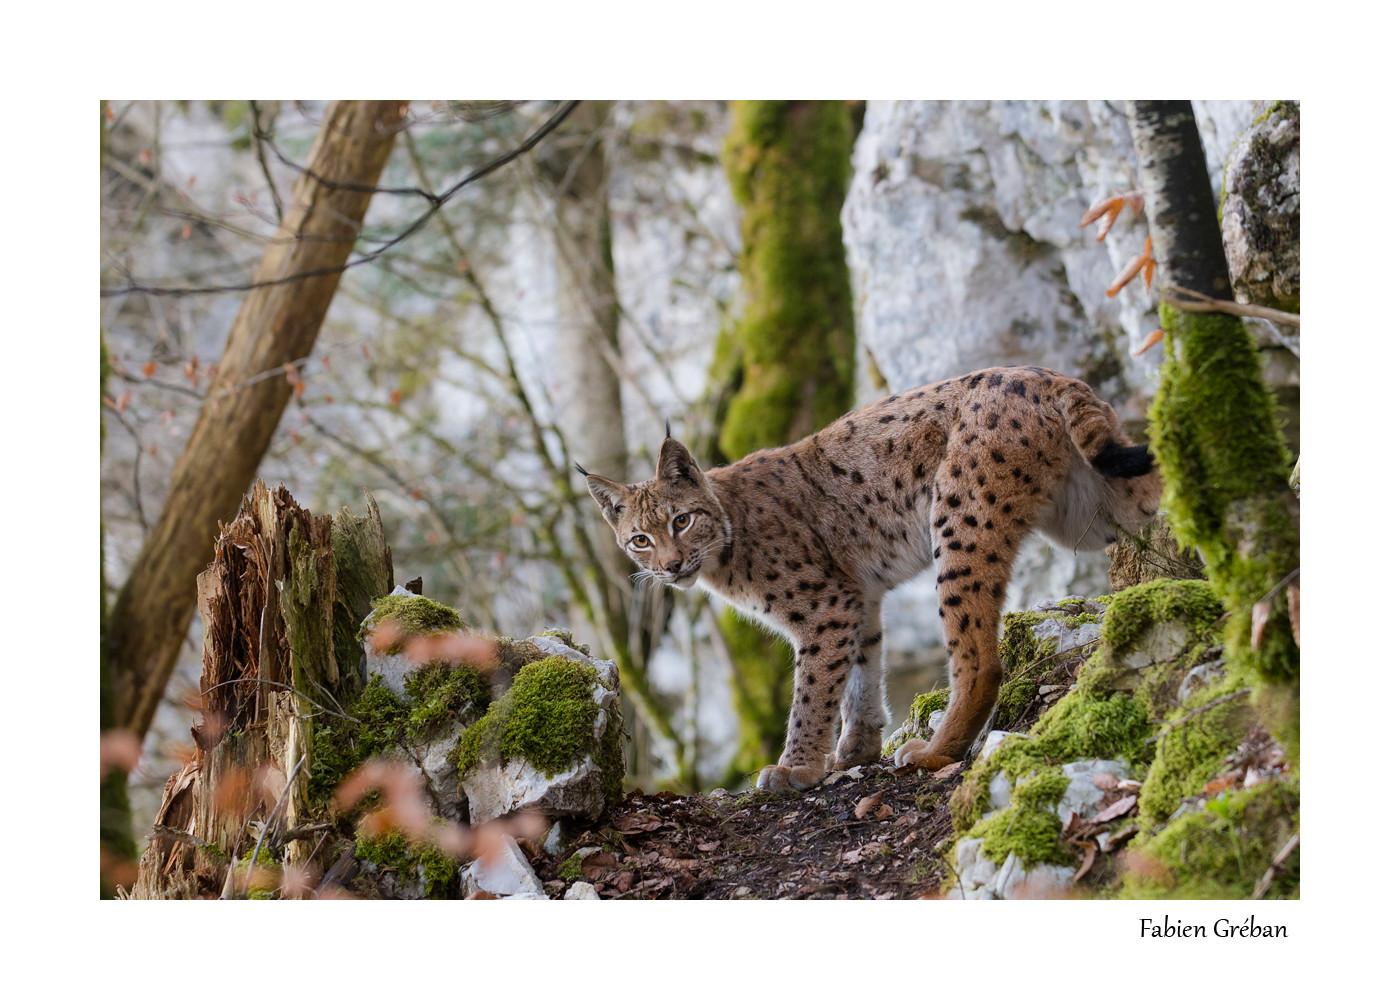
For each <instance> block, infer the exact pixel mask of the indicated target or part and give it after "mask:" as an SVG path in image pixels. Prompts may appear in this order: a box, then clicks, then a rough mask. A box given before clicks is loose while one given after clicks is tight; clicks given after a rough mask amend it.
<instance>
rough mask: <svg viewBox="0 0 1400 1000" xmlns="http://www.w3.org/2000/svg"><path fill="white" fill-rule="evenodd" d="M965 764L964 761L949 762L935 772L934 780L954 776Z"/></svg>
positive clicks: (945, 779) (944, 779) (942, 779)
mask: <svg viewBox="0 0 1400 1000" xmlns="http://www.w3.org/2000/svg"><path fill="white" fill-rule="evenodd" d="M964 766H965V765H964V763H963V762H962V761H957V762H955V763H952V764H949V765H948V766H947V767H941V768H939V769H938V770H937V771H934V772H933V780H934V781H947V780H948V779H949V778H951V777H953V776H954V775H955V774H957V773H958V772H959V771H961V770H962V769H963V767H964Z"/></svg>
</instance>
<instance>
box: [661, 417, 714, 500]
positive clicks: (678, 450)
mask: <svg viewBox="0 0 1400 1000" xmlns="http://www.w3.org/2000/svg"><path fill="white" fill-rule="evenodd" d="M670 430H671V428H670V426H669V425H668V426H667V428H666V431H667V434H666V440H665V441H662V442H661V455H660V456H659V457H658V458H657V459H656V478H657V479H659V480H661V481H662V482H668V483H688V484H690V485H691V486H699V485H700V482H701V480H703V479H704V476H705V474H704V473H703V472H701V471H700V466H699V465H697V464H696V463H695V459H693V458H691V457H690V452H689V451H687V450H686V447H685V445H683V444H681V443H680V442H679V441H677V440H676V439H675V438H673V437H671V435H670Z"/></svg>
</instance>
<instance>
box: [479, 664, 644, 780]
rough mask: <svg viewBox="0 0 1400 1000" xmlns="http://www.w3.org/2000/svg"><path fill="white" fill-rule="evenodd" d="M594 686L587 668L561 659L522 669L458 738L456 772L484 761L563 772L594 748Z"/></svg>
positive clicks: (595, 675)
mask: <svg viewBox="0 0 1400 1000" xmlns="http://www.w3.org/2000/svg"><path fill="white" fill-rule="evenodd" d="M596 683H597V674H596V673H595V672H594V670H593V668H592V667H590V666H589V665H588V664H585V663H579V662H577V661H575V660H570V659H567V658H565V657H563V656H550V657H546V658H545V659H543V660H537V661H535V662H534V663H530V664H527V665H525V666H524V667H522V668H521V670H520V673H519V674H517V675H516V678H515V683H514V684H513V685H512V686H511V689H510V691H509V692H507V693H506V695H505V696H504V697H502V698H499V699H497V700H496V701H494V702H492V703H491V706H490V708H488V709H487V711H486V714H485V715H484V716H482V717H481V718H480V719H479V720H477V721H476V722H475V723H474V724H472V725H471V726H470V727H469V728H468V729H467V730H466V731H465V732H463V733H462V735H461V737H460V738H459V739H458V742H457V748H456V750H455V751H454V756H455V759H456V763H457V768H458V772H459V773H461V774H464V775H465V774H467V773H468V772H469V771H471V770H472V768H474V767H476V765H477V764H478V763H480V762H483V761H491V762H494V761H503V760H514V759H523V760H525V761H528V762H529V763H530V764H531V765H533V766H534V767H536V768H538V769H539V770H540V771H542V772H544V773H545V774H546V775H550V776H552V775H555V774H558V773H559V772H561V771H566V770H568V769H569V768H570V767H572V766H573V765H574V764H576V763H578V761H579V760H581V759H582V758H583V757H584V756H585V755H587V754H588V753H590V752H592V751H593V750H594V749H596V746H597V742H596V741H595V740H594V737H593V722H594V720H595V719H596V718H597V715H598V705H597V703H596V702H595V701H594V700H593V688H594V686H595V684H596ZM619 781H620V776H619Z"/></svg>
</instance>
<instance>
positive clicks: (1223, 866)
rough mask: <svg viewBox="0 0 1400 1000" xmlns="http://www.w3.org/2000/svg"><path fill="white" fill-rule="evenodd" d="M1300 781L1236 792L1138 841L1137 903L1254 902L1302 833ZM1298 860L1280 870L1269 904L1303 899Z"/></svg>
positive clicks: (1128, 890) (1130, 876) (1127, 886)
mask: <svg viewBox="0 0 1400 1000" xmlns="http://www.w3.org/2000/svg"><path fill="white" fill-rule="evenodd" d="M1299 801H1300V799H1299V793H1298V783H1297V781H1296V779H1293V780H1278V781H1266V782H1263V783H1261V784H1258V785H1255V786H1254V787H1253V788H1249V789H1245V790H1244V791H1241V792H1231V793H1228V794H1226V795H1222V796H1220V797H1219V798H1217V799H1213V800H1211V801H1210V802H1208V803H1206V808H1204V809H1203V810H1201V811H1200V812H1191V813H1187V814H1185V815H1183V816H1180V817H1178V818H1177V819H1175V820H1173V821H1172V822H1171V823H1169V824H1168V825H1167V826H1166V827H1165V828H1164V829H1163V830H1162V831H1161V832H1160V833H1157V834H1156V835H1155V836H1151V837H1144V836H1143V835H1139V837H1138V839H1137V840H1136V841H1134V844H1133V850H1135V851H1137V852H1139V853H1140V858H1139V859H1138V862H1137V863H1136V864H1132V865H1130V866H1129V869H1128V872H1127V874H1126V875H1125V877H1124V885H1123V893H1122V894H1123V895H1124V896H1125V897H1127V898H1133V899H1166V898H1171V899H1248V898H1250V896H1251V895H1252V894H1253V892H1254V889H1255V886H1257V885H1258V884H1259V883H1260V881H1261V879H1262V878H1263V877H1264V874H1265V872H1267V871H1268V870H1269V868H1270V866H1271V865H1272V864H1273V860H1274V858H1275V857H1277V856H1278V853H1279V852H1280V850H1281V849H1282V848H1283V846H1284V845H1285V844H1286V843H1287V842H1288V840H1289V838H1290V837H1292V836H1293V835H1294V834H1295V833H1297V831H1298V810H1299ZM1299 864H1300V862H1299V854H1298V851H1297V850H1294V851H1293V852H1292V853H1291V854H1290V855H1289V856H1288V857H1287V858H1286V859H1285V860H1284V861H1283V863H1282V864H1281V865H1280V866H1279V869H1278V870H1276V871H1275V873H1274V877H1273V880H1272V882H1271V884H1270V886H1269V888H1268V891H1267V892H1266V893H1265V896H1264V898H1266V899H1291V898H1297V896H1298V890H1299Z"/></svg>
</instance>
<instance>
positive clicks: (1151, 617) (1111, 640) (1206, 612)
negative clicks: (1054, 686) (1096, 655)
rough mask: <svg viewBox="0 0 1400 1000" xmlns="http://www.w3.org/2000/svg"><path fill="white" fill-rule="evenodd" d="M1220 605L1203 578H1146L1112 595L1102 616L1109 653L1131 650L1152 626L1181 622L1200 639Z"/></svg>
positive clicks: (1217, 620) (1215, 620)
mask: <svg viewBox="0 0 1400 1000" xmlns="http://www.w3.org/2000/svg"><path fill="white" fill-rule="evenodd" d="M1223 612H1224V608H1222V607H1221V605H1220V599H1219V598H1218V597H1216V596H1215V591H1214V590H1212V589H1211V586H1210V584H1209V583H1207V582H1206V581H1204V580H1149V581H1148V582H1147V583H1140V584H1138V585H1137V586H1135V587H1129V588H1127V589H1126V590H1121V591H1119V592H1118V593H1117V594H1115V595H1114V596H1113V597H1112V599H1111V600H1110V601H1109V604H1108V611H1107V613H1105V615H1104V619H1103V640H1104V645H1105V646H1106V647H1107V650H1108V652H1109V654H1110V655H1117V654H1121V653H1124V652H1127V651H1128V650H1131V649H1132V648H1133V647H1134V646H1135V645H1136V644H1137V642H1138V640H1140V639H1141V638H1142V637H1143V635H1145V634H1146V633H1147V632H1148V630H1149V629H1151V627H1152V626H1153V625H1157V624H1160V623H1162V622H1173V623H1179V624H1181V625H1184V626H1185V627H1186V628H1187V629H1188V631H1189V633H1190V635H1191V636H1192V638H1193V639H1194V640H1200V639H1201V638H1203V637H1204V636H1205V635H1206V634H1207V633H1209V632H1210V631H1212V630H1213V629H1214V628H1215V627H1216V626H1217V625H1218V624H1219V623H1220V619H1221V615H1222V614H1223Z"/></svg>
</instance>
